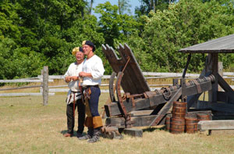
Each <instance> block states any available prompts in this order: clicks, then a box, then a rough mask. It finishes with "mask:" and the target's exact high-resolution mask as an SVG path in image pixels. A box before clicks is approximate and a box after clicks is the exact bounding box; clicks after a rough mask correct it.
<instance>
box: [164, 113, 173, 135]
mask: <svg viewBox="0 0 234 154" xmlns="http://www.w3.org/2000/svg"><path fill="white" fill-rule="evenodd" d="M171 117H172V115H171V114H168V115H167V116H166V120H165V121H166V130H167V131H170V127H171Z"/></svg>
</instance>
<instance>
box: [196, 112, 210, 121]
mask: <svg viewBox="0 0 234 154" xmlns="http://www.w3.org/2000/svg"><path fill="white" fill-rule="evenodd" d="M197 119H198V121H204V120H211V115H210V114H206V113H198V114H197Z"/></svg>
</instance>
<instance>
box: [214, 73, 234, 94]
mask: <svg viewBox="0 0 234 154" xmlns="http://www.w3.org/2000/svg"><path fill="white" fill-rule="evenodd" d="M217 77H218V83H219V85H220V86H221V87H222V88H223V90H225V91H226V92H233V94H234V91H233V90H232V88H231V87H230V86H229V85H228V83H227V82H226V81H225V80H224V79H223V78H222V77H221V76H220V75H219V74H217Z"/></svg>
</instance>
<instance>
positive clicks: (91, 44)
mask: <svg viewBox="0 0 234 154" xmlns="http://www.w3.org/2000/svg"><path fill="white" fill-rule="evenodd" d="M82 45H89V46H91V47H93V52H94V51H95V45H94V44H93V42H91V41H83V43H82Z"/></svg>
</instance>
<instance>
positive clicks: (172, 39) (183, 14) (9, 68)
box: [0, 0, 234, 79]
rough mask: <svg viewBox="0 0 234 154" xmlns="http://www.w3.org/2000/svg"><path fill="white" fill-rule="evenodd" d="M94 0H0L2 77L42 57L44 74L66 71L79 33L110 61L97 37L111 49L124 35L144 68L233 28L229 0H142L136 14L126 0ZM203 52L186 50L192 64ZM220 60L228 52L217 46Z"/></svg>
mask: <svg viewBox="0 0 234 154" xmlns="http://www.w3.org/2000/svg"><path fill="white" fill-rule="evenodd" d="M93 2H94V1H93V0H91V1H90V3H88V2H87V1H83V0H40V1H39V0H34V1H29V0H20V1H17V0H2V1H1V3H0V24H1V26H0V67H1V70H0V79H11V78H21V77H29V76H37V75H38V74H40V73H41V72H40V70H41V69H42V67H43V66H44V65H47V66H49V73H50V74H64V73H65V71H66V69H67V67H68V66H69V64H70V63H71V62H73V61H74V60H75V58H74V57H73V56H72V55H71V50H72V49H73V48H74V47H77V46H81V43H82V41H83V40H91V41H92V42H94V44H95V45H96V51H95V54H97V55H99V56H100V57H101V58H102V59H103V62H104V67H105V69H106V71H105V73H106V74H110V73H111V71H112V70H111V67H110V66H109V64H108V61H107V59H106V58H105V57H104V55H103V52H102V46H101V45H102V44H108V45H110V46H112V47H113V48H114V49H116V48H117V47H118V45H119V43H121V44H124V43H127V44H128V45H129V46H130V48H131V49H132V51H133V53H134V55H135V57H136V59H137V61H138V63H139V64H140V66H141V69H142V70H143V71H175V72H176V71H179V72H180V71H181V70H182V69H183V68H184V66H185V63H186V58H187V55H184V54H181V53H179V52H178V50H179V49H181V48H184V47H188V46H191V45H194V44H197V43H202V42H205V41H208V40H210V39H214V38H218V37H221V36H225V35H228V34H232V33H234V24H233V23H234V2H233V0H221V1H215V0H209V1H205V0H190V1H187V0H179V1H176V0H157V1H155V0H150V1H149V0H141V2H142V5H141V6H140V8H138V9H136V10H135V12H136V13H135V16H132V15H130V14H129V13H128V10H129V6H130V4H129V1H128V0H119V1H118V2H119V3H118V6H117V5H111V4H110V3H109V2H106V3H104V4H99V5H98V6H97V7H96V8H95V9H94V11H95V12H96V13H98V14H99V15H100V18H99V19H97V17H95V16H94V15H91V10H92V7H93V6H92V4H93ZM204 58H205V55H202V54H194V55H193V56H192V60H191V65H192V68H189V70H190V71H194V72H195V71H198V70H200V69H201V68H202V67H203V63H204ZM220 60H221V61H223V63H224V68H230V67H234V66H233V61H234V55H233V54H220Z"/></svg>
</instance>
